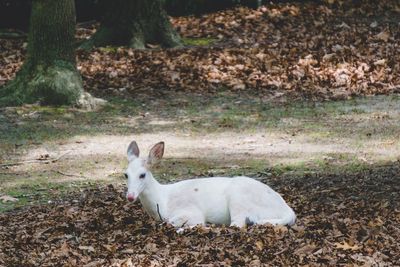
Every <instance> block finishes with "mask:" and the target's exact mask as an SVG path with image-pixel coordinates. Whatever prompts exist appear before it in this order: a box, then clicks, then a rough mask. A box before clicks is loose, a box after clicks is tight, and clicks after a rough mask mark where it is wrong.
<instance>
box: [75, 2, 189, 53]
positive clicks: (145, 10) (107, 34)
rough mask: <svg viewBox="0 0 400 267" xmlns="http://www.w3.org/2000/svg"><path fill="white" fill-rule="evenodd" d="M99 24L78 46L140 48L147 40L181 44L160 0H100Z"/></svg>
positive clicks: (171, 45) (169, 45)
mask: <svg viewBox="0 0 400 267" xmlns="http://www.w3.org/2000/svg"><path fill="white" fill-rule="evenodd" d="M100 4H101V6H102V9H103V10H104V16H103V18H102V21H101V26H100V28H99V29H98V31H97V32H96V33H95V34H94V35H93V36H92V38H91V39H90V40H89V41H88V42H86V43H84V44H83V45H82V46H81V48H84V49H90V48H92V47H98V46H106V45H128V46H130V47H132V48H138V49H143V48H145V44H146V43H153V44H156V43H157V44H161V45H162V46H164V47H177V46H181V45H182V42H181V39H180V37H179V35H178V33H177V32H176V31H175V30H174V29H173V27H172V25H171V23H170V21H169V18H168V16H167V13H166V12H165V10H164V9H163V7H162V4H161V1H160V0H114V1H109V0H103V1H101V2H100Z"/></svg>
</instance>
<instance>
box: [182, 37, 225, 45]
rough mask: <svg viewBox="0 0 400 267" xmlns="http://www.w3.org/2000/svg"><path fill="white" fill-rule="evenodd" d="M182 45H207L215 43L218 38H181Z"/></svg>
mask: <svg viewBox="0 0 400 267" xmlns="http://www.w3.org/2000/svg"><path fill="white" fill-rule="evenodd" d="M182 41H183V44H184V45H190V46H207V45H211V44H213V43H215V42H216V41H218V39H215V38H187V37H184V38H182Z"/></svg>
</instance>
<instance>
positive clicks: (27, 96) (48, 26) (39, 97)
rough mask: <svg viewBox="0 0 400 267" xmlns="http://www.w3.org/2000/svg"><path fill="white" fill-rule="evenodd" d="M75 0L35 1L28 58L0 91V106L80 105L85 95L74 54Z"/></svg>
mask: <svg viewBox="0 0 400 267" xmlns="http://www.w3.org/2000/svg"><path fill="white" fill-rule="evenodd" d="M74 33H75V4H74V0H57V1H54V0H33V3H32V14H31V19H30V30H29V35H28V49H27V58H26V60H25V62H24V65H23V66H22V68H21V70H20V71H19V72H18V73H17V76H16V77H15V79H14V80H12V81H11V82H10V83H9V84H7V85H6V86H5V88H3V89H2V90H0V105H1V106H4V105H20V104H22V103H35V102H40V103H41V104H45V105H71V104H77V103H78V101H79V99H80V97H82V95H83V86H82V80H81V77H80V74H79V73H78V71H77V69H76V62H75V54H74V40H75V39H74Z"/></svg>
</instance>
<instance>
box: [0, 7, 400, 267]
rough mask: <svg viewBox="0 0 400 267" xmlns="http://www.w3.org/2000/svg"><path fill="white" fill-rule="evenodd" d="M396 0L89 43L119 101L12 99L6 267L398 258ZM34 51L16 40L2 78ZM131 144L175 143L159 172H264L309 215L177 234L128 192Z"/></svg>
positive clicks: (244, 14)
mask: <svg viewBox="0 0 400 267" xmlns="http://www.w3.org/2000/svg"><path fill="white" fill-rule="evenodd" d="M386 3H388V5H390V4H391V3H392V2H390V1H382V3H381V4H380V5H379V7H378V8H372V7H370V6H368V5H365V6H362V7H361V8H360V7H358V8H356V9H354V8H353V9H352V8H351V7H350V8H335V7H333V6H325V5H317V4H307V3H301V4H281V5H271V6H266V7H263V8H260V9H258V10H250V9H245V8H236V9H232V10H227V11H222V12H218V13H215V14H210V15H205V16H202V17H185V18H174V19H173V23H174V25H175V26H176V27H178V29H179V31H180V33H181V34H182V35H183V36H184V37H185V42H186V43H187V44H188V45H190V46H189V47H186V48H183V49H173V50H163V49H160V48H158V47H155V46H152V45H151V47H152V49H151V50H148V51H135V50H132V49H127V48H114V47H108V48H102V49H98V50H95V51H93V52H90V53H89V52H83V51H79V54H78V64H79V69H80V71H81V72H82V75H83V79H84V82H85V86H86V88H87V89H88V91H89V92H91V93H93V94H94V95H96V96H100V97H103V98H106V99H107V100H108V103H109V104H108V105H107V106H106V107H104V108H103V109H102V110H99V111H82V110H77V109H74V108H66V107H59V108H51V107H40V106H37V105H25V106H22V107H12V108H6V109H3V110H1V113H0V243H1V244H2V245H1V247H0V266H2V265H4V266H20V265H23V266H52V265H57V264H62V265H65V266H77V265H79V266H84V265H85V266H109V265H112V266H165V265H173V266H231V265H234V266H240V265H242V266H262V265H265V264H268V265H271V266H293V265H334V266H337V265H364V266H392V265H394V266H395V265H400V260H399V259H400V244H399V242H398V241H397V240H400V228H399V225H400V224H399V223H400V207H399V201H398V200H399V199H400V196H399V194H400V193H399V192H400V180H399V176H400V175H399V173H400V172H399V171H400V167H399V165H400V164H399V159H400V138H399V137H400V136H399V135H400V124H399V121H400V96H399V95H397V94H395V93H396V92H399V88H400V87H399V85H400V74H399V73H400V67H399V62H400V58H398V57H399V53H396V51H397V50H398V49H399V41H398V40H399V34H400V32H399V27H398V22H396V21H398V20H396V18H399V17H400V16H399V13H398V10H399V9H396V8H392V9H390V8H389V9H385V6H384V5H385V4H386ZM391 7H392V6H391ZM388 10H389V11H388ZM390 10H397V11H390ZM94 30H95V26H93V27H89V28H81V27H80V28H79V27H78V38H80V39H84V38H87V36H88V35H89V34H90V33H92V32H93V31H94ZM25 46H26V45H25V44H24V40H0V48H1V50H0V51H1V57H0V64H1V66H2V68H1V69H0V85H1V84H3V83H5V82H7V81H8V80H9V79H11V78H12V77H13V76H14V75H15V73H16V71H17V69H18V68H19V67H20V66H21V63H22V62H23V59H24V53H25V48H24V47H25ZM133 139H135V140H136V141H137V142H138V144H139V147H140V148H141V151H142V153H144V154H145V153H147V152H148V149H149V147H150V146H151V145H152V144H154V143H156V142H158V141H161V140H163V141H165V142H166V151H165V159H164V161H163V162H162V163H161V165H160V166H159V167H158V168H157V169H156V170H155V171H154V173H155V176H156V177H157V178H158V179H159V180H160V181H161V182H172V181H178V180H182V179H185V178H189V177H201V176H216V175H226V176H233V175H247V176H252V177H255V178H257V179H259V180H261V181H263V182H266V183H267V184H269V185H271V186H272V187H273V188H274V189H276V190H277V191H278V192H279V193H281V194H282V196H283V197H284V198H285V200H286V201H287V202H288V203H289V205H290V206H292V207H293V209H294V210H295V212H296V213H297V215H298V221H297V223H296V225H295V226H293V227H271V226H251V227H248V228H247V229H236V228H229V227H212V228H210V229H202V228H196V229H192V230H190V231H188V232H186V233H184V234H181V235H178V234H176V232H175V231H174V229H172V228H171V227H169V226H168V225H164V224H160V223H157V222H155V221H154V220H152V219H150V218H149V217H148V216H147V215H145V214H144V213H143V211H142V210H141V207H140V204H139V203H136V204H129V203H127V202H126V201H125V200H124V197H123V191H124V184H125V180H124V179H123V175H122V174H123V172H124V168H125V167H126V164H127V162H126V148H127V145H128V144H129V142H130V141H132V140H133Z"/></svg>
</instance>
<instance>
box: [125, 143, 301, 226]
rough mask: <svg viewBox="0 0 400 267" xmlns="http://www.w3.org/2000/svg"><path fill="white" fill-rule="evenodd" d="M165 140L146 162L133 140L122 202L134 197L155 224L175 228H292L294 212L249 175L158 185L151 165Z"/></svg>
mask: <svg viewBox="0 0 400 267" xmlns="http://www.w3.org/2000/svg"><path fill="white" fill-rule="evenodd" d="M163 154H164V142H160V143H157V144H156V145H154V146H153V148H152V149H151V150H150V153H149V156H148V158H147V159H141V158H139V148H138V146H137V144H136V142H135V141H132V143H131V144H130V145H129V147H128V161H129V165H128V168H127V170H126V173H125V177H126V178H127V179H128V192H127V194H126V198H127V199H128V200H129V201H135V200H137V199H138V198H139V199H140V202H141V203H142V205H143V207H144V209H145V210H146V211H147V213H149V215H150V216H152V217H153V218H154V219H156V220H162V221H165V222H168V223H171V224H172V225H174V226H175V227H183V226H189V227H193V226H195V225H198V224H200V225H205V224H206V223H212V224H225V225H231V226H238V227H242V226H245V225H246V224H253V223H255V224H265V223H271V224H274V225H277V224H279V225H292V224H294V222H295V220H296V215H295V214H294V212H293V210H292V209H291V208H290V207H289V206H288V205H287V204H286V202H285V201H284V200H283V198H282V197H281V196H280V195H279V194H278V193H277V192H275V191H274V190H272V189H271V188H270V187H269V186H267V185H265V184H263V183H261V182H259V181H256V180H254V179H252V178H249V177H244V176H240V177H233V178H228V177H214V178H199V179H191V180H185V181H181V182H177V183H173V184H165V185H163V184H160V183H158V182H157V180H156V179H154V177H153V175H152V174H151V171H150V167H151V166H152V165H153V164H154V163H155V162H156V161H157V160H160V159H161V158H162V156H163Z"/></svg>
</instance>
